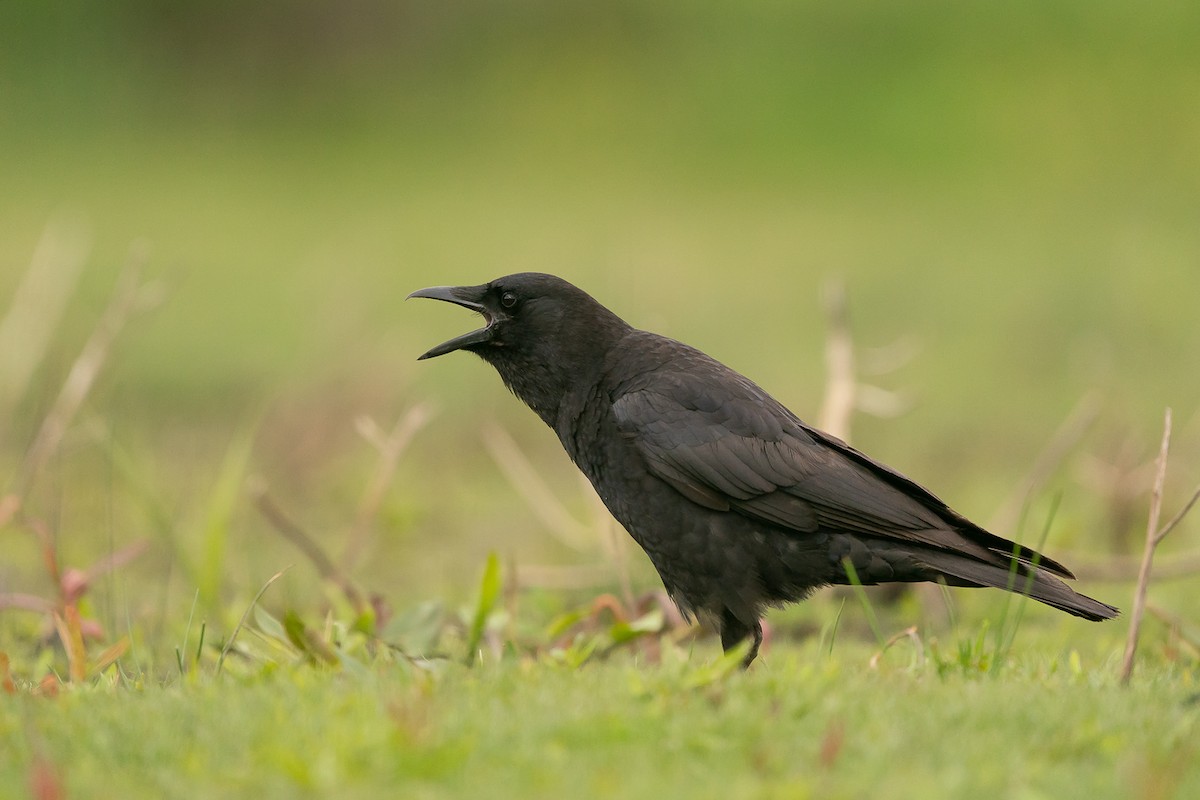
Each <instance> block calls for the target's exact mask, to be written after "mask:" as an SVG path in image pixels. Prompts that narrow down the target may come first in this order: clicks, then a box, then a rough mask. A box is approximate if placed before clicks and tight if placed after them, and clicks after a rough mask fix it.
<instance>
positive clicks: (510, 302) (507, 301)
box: [500, 292, 517, 308]
mask: <svg viewBox="0 0 1200 800" xmlns="http://www.w3.org/2000/svg"><path fill="white" fill-rule="evenodd" d="M516 304H517V296H516V294H514V293H513V292H505V293H504V294H502V295H500V305H502V306H504V307H505V308H512V307H513V306H515V305H516Z"/></svg>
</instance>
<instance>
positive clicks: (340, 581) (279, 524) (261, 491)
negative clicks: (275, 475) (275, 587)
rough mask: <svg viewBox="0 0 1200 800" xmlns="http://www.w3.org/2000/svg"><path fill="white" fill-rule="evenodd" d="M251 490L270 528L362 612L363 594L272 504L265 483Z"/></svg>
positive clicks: (298, 527) (323, 552)
mask: <svg viewBox="0 0 1200 800" xmlns="http://www.w3.org/2000/svg"><path fill="white" fill-rule="evenodd" d="M250 492H251V496H252V497H253V499H254V505H255V506H256V507H257V508H258V510H259V512H260V513H261V514H262V515H263V517H264V518H265V519H266V520H267V522H269V523H271V527H272V528H274V529H275V531H276V532H277V533H279V534H280V535H281V536H282V537H283V538H285V539H287V540H288V541H289V542H291V543H292V544H293V545H294V546H295V547H296V549H297V550H299V551H300V552H301V553H303V554H304V556H305V557H306V558H307V559H308V560H309V561H310V562H312V565H313V566H314V567H315V568H316V570H317V573H318V574H319V575H320V576H321V577H322V578H324V579H325V580H327V581H329V582H330V583H332V584H333V585H335V586H337V587H338V589H340V590H341V592H342V594H343V595H344V596H345V598H346V600H347V602H349V603H350V607H351V608H353V609H354V613H355V614H363V613H365V612H366V610H367V608H368V604H367V602H366V600H364V598H363V596H362V594H361V593H360V592H359V591H358V589H357V588H356V587H355V586H354V584H353V583H351V581H350V579H349V578H347V577H346V576H345V574H343V573H342V571H341V570H339V569H338V568H337V565H336V564H334V563H333V560H332V559H330V558H329V556H328V555H326V554H325V551H324V550H322V549H321V546H320V545H318V544H317V543H316V541H314V540H313V538H312V537H311V536H309V535H308V534H307V533H306V532H305V531H304V529H303V528H301V527H300V526H299V525H298V524H296V523H295V522H293V521H292V519H291V518H290V517H288V515H287V514H285V513H284V512H283V509H281V508H280V507H279V506H278V505H277V504H276V503H275V501H274V500H272V499H271V495H270V494H269V493H268V492H267V489H266V486H265V485H262V484H261V483H260V484H258V485H255V486H252V487H251V490H250ZM264 588H266V587H264Z"/></svg>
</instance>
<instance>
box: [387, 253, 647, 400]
mask: <svg viewBox="0 0 1200 800" xmlns="http://www.w3.org/2000/svg"><path fill="white" fill-rule="evenodd" d="M409 297H410V298H412V297H426V298H430V299H433V300H444V301H446V302H448V303H454V304H455V305H460V306H463V307H464V308H469V309H471V310H472V311H475V312H478V313H479V314H481V315H482V316H483V318H484V321H485V324H484V326H483V327H482V328H479V329H478V330H474V331H471V332H469V333H464V334H463V335H461V336H456V337H454V338H453V339H450V340H448V341H445V342H442V343H441V344H439V345H438V346H437V347H433V348H431V349H429V350H427V351H426V352H425V353H424V354H422V355H421V356H420V357H419V358H420V359H426V358H434V357H436V356H441V355H445V354H446V353H452V352H454V351H455V350H467V351H469V352H472V353H475V354H476V355H478V356H480V357H481V358H483V359H484V360H485V361H487V362H488V363H490V364H491V365H492V366H494V367H495V368H496V371H497V372H499V373H500V377H501V378H503V379H504V382H505V383H506V384H507V385H508V387H509V388H510V389H511V390H512V391H513V392H514V393H515V394H516V395H517V396H518V397H520V398H521V399H522V400H524V401H525V402H526V404H528V405H529V406H530V407H531V408H533V410H534V411H536V412H538V414H539V415H540V416H541V417H542V418H543V419H546V420H547V421H548V422H549V421H550V420H549V418H548V415H551V416H553V415H554V414H556V413H557V409H558V403H559V401H560V400H561V397H562V396H563V395H564V394H565V393H566V392H567V391H568V390H569V389H570V387H571V385H572V383H573V381H574V380H575V379H576V378H577V377H578V376H579V375H580V373H581V372H585V371H587V370H590V369H598V368H599V367H600V366H602V364H603V361H604V357H605V355H606V354H607V352H608V349H609V348H610V347H611V346H612V345H613V344H614V343H615V342H616V341H617V339H619V337H620V336H622V335H623V334H624V333H625V332H626V331H627V330H629V326H628V325H626V324H625V323H624V322H623V321H622V320H621V319H620V318H619V317H618V316H616V315H615V314H613V313H612V312H611V311H609V310H608V309H606V308H605V307H604V306H602V305H600V304H599V303H597V302H596V301H595V300H594V299H592V297H591V296H590V295H589V294H587V293H586V292H584V291H583V290H582V289H578V288H576V287H575V286H572V285H571V284H570V283H567V282H566V281H564V280H563V279H562V278H557V277H555V276H553V275H546V274H543V273H538V272H522V273H518V274H516V275H506V276H505V277H503V278H497V279H496V280H494V281H490V282H489V283H485V284H482V285H480V286H432V287H430V288H428V289H419V290H417V291H415V292H413V293H412V294H410V295H409Z"/></svg>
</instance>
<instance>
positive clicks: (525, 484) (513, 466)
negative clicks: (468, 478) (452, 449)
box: [483, 425, 595, 551]
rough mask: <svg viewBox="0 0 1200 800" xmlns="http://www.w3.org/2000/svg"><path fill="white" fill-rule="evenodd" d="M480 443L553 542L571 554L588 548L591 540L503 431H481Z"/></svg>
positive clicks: (492, 428)
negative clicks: (572, 550) (550, 535)
mask: <svg viewBox="0 0 1200 800" xmlns="http://www.w3.org/2000/svg"><path fill="white" fill-rule="evenodd" d="M483 443H484V445H485V446H486V447H487V450H488V453H490V454H491V456H492V459H493V460H494V461H495V462H496V464H497V465H498V466H499V467H500V471H501V472H503V473H504V477H505V478H507V479H508V482H509V484H510V485H511V486H512V487H513V489H515V490H516V491H517V492H518V493H519V494H520V495H521V497H522V498H523V499H524V500H525V502H526V503H527V504H528V505H529V508H530V509H532V510H533V512H534V514H536V515H537V517H538V519H540V520H541V521H542V524H544V525H545V526H546V529H547V530H548V531H549V532H550V533H551V534H553V535H554V536H555V538H557V539H558V540H559V541H561V542H562V543H563V544H565V545H567V546H568V547H570V548H572V549H574V550H580V551H586V550H590V549H591V548H592V546H593V544H594V543H595V537H594V536H592V534H591V532H590V531H589V530H588V529H587V527H586V526H585V525H582V524H580V523H579V521H578V520H576V519H575V517H573V516H572V515H571V512H569V511H567V509H566V507H565V506H564V505H563V504H562V503H560V502H559V500H558V498H557V497H555V496H554V492H553V490H551V489H550V487H549V486H548V485H547V484H546V482H545V481H544V480H542V478H541V476H540V475H539V474H538V471H537V470H536V469H534V468H533V465H532V464H530V463H529V459H528V458H526V457H525V454H524V453H522V452H521V448H520V447H518V446H517V443H516V442H514V441H513V439H512V437H511V436H509V435H508V433H506V432H505V431H504V429H503V428H501V427H500V426H498V425H488V426H486V427H484V429H483Z"/></svg>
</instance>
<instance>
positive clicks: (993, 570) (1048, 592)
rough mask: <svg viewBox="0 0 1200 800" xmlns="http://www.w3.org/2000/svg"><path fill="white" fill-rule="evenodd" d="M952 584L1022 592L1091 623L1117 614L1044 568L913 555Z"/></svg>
mask: <svg viewBox="0 0 1200 800" xmlns="http://www.w3.org/2000/svg"><path fill="white" fill-rule="evenodd" d="M913 555H914V556H915V557H916V558H917V559H918V560H919V561H921V562H922V563H923V564H925V565H926V566H928V567H929V568H930V569H932V570H934V571H936V572H937V573H938V574H939V575H940V576H941V577H943V578H944V579H945V580H946V582H947V583H949V584H951V585H954V586H991V587H995V588H997V589H1005V590H1007V591H1010V592H1016V593H1017V594H1025V595H1028V596H1030V597H1032V598H1033V599H1034V600H1037V601H1039V602H1042V603H1045V604H1046V605H1048V606H1052V607H1054V608H1057V609H1059V610H1060V611H1065V612H1067V613H1068V614H1073V615H1075V616H1077V617H1083V618H1084V619H1087V620H1092V621H1093V622H1098V621H1100V620H1105V619H1112V618H1113V617H1115V616H1117V614H1119V613H1120V611H1119V610H1118V609H1116V608H1115V607H1113V606H1110V605H1108V604H1107V603H1101V602H1100V601H1099V600H1095V599H1093V598H1091V597H1088V596H1087V595H1083V594H1080V593H1079V592H1076V591H1075V590H1074V589H1072V588H1071V587H1070V586H1067V584H1065V583H1063V582H1062V581H1061V580H1059V579H1058V578H1056V577H1054V576H1053V575H1051V574H1050V573H1049V572H1048V571H1047V570H1044V569H1038V568H1037V567H1034V566H1030V565H1028V564H1024V563H1020V562H1017V563H1016V565H1015V567H1014V566H1013V562H1012V561H1011V560H1010V561H1009V562H1007V563H1005V564H1003V565H997V564H989V563H986V562H983V561H978V560H976V559H974V558H969V557H966V556H962V555H959V554H957V553H950V552H946V551H941V550H922V551H921V552H920V553H919V554H916V553H914V554H913Z"/></svg>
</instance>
